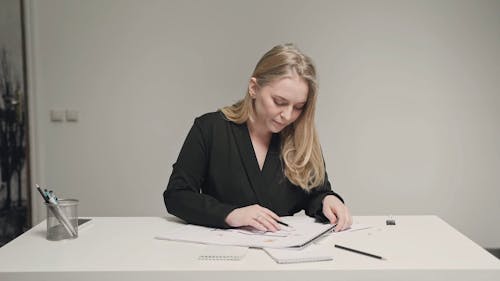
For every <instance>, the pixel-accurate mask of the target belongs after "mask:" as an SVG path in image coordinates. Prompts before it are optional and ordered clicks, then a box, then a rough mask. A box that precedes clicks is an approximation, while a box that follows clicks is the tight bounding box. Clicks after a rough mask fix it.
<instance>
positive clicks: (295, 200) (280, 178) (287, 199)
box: [163, 111, 342, 228]
mask: <svg viewBox="0 0 500 281" xmlns="http://www.w3.org/2000/svg"><path fill="white" fill-rule="evenodd" d="M329 194H332V195H335V196H337V197H339V198H340V196H338V195H337V194H336V193H334V192H333V191H332V190H331V186H330V182H329V181H328V179H326V180H325V183H324V184H323V185H322V186H318V187H316V188H314V189H313V190H312V191H310V192H306V191H304V190H303V189H301V188H300V187H298V186H296V185H293V184H292V183H291V182H290V181H289V180H288V179H287V178H286V177H285V176H284V173H283V166H282V161H281V158H280V136H279V134H273V136H272V139H271V143H270V145H269V149H268V152H267V155H266V159H265V162H264V165H263V167H262V171H261V170H260V169H259V165H258V162H257V158H256V156H255V152H254V150H253V146H252V142H251V139H250V134H249V132H248V128H247V126H246V124H241V125H238V124H236V123H233V122H231V121H228V120H227V119H225V116H224V114H223V113H222V112H220V111H217V112H212V113H207V114H205V115H203V116H201V117H198V118H196V119H195V121H194V124H193V126H192V128H191V130H190V131H189V134H188V136H187V138H186V140H185V141H184V145H183V146H182V149H181V152H180V154H179V157H178V159H177V162H176V163H175V164H174V165H173V171H172V175H171V176H170V180H169V183H168V186H167V189H166V190H165V192H164V193H163V197H164V200H165V206H166V207H167V211H168V212H169V213H171V214H173V215H175V216H177V217H179V218H181V219H183V220H185V221H186V222H188V223H193V224H198V225H205V226H212V227H220V228H227V227H229V226H228V225H227V224H226V223H225V221H224V220H225V218H226V217H227V215H228V214H229V213H230V212H231V211H232V210H234V209H236V208H240V207H244V206H249V205H253V204H259V205H261V206H263V207H266V208H268V209H270V210H272V211H273V212H275V213H276V214H277V215H278V216H288V215H293V214H294V213H296V212H299V211H301V210H303V209H305V211H306V214H307V215H309V216H313V217H317V218H319V219H321V220H325V219H326V218H325V217H324V216H323V212H322V200H323V198H324V197H325V196H326V195H329ZM340 199H341V200H342V198H340Z"/></svg>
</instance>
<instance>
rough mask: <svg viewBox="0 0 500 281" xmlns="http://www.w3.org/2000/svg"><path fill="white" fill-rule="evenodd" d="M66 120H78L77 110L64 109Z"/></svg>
mask: <svg viewBox="0 0 500 281" xmlns="http://www.w3.org/2000/svg"><path fill="white" fill-rule="evenodd" d="M66 121H68V122H78V111H77V110H66Z"/></svg>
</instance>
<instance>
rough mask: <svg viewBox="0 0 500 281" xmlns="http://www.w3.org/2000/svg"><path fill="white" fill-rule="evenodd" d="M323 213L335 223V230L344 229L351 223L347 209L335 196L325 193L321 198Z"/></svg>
mask: <svg viewBox="0 0 500 281" xmlns="http://www.w3.org/2000/svg"><path fill="white" fill-rule="evenodd" d="M323 214H324V215H325V217H327V218H328V220H329V221H330V223H331V224H337V226H335V231H342V230H346V229H348V228H349V227H351V225H352V216H351V214H350V213H349V209H348V208H347V207H346V206H345V205H344V203H342V201H340V199H339V198H337V196H334V195H327V196H325V198H323Z"/></svg>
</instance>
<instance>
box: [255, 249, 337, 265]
mask: <svg viewBox="0 0 500 281" xmlns="http://www.w3.org/2000/svg"><path fill="white" fill-rule="evenodd" d="M264 251H266V253H267V254H268V255H269V256H270V257H271V258H272V259H273V260H274V261H276V262H277V263H299V262H314V261H329V260H332V259H333V258H332V252H331V250H328V248H326V247H325V246H324V245H323V246H322V245H318V244H312V245H309V246H308V247H305V248H284V249H273V248H264Z"/></svg>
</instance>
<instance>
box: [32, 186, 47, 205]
mask: <svg viewBox="0 0 500 281" xmlns="http://www.w3.org/2000/svg"><path fill="white" fill-rule="evenodd" d="M35 186H36V189H38V192H40V195H42V198H43V200H45V203H49V200H48V199H47V197H46V196H45V194H44V193H43V191H42V189H41V188H40V186H39V185H38V184H35Z"/></svg>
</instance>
